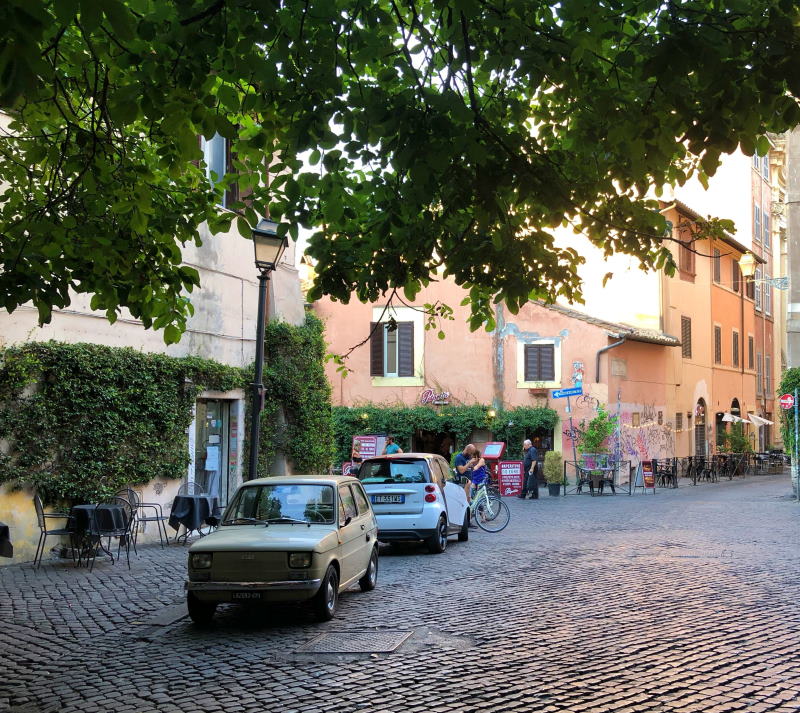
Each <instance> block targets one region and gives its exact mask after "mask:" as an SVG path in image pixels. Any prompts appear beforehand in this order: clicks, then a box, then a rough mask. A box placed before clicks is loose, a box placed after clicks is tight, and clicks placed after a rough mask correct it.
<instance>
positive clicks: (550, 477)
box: [544, 451, 564, 483]
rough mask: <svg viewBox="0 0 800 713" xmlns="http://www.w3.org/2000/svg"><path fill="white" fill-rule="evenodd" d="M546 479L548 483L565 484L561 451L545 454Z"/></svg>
mask: <svg viewBox="0 0 800 713" xmlns="http://www.w3.org/2000/svg"><path fill="white" fill-rule="evenodd" d="M544 479H545V482H547V483H561V482H563V480H564V466H563V463H562V460H561V452H560V451H547V453H545V454H544Z"/></svg>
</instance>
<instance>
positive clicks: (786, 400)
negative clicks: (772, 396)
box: [778, 394, 794, 411]
mask: <svg viewBox="0 0 800 713" xmlns="http://www.w3.org/2000/svg"><path fill="white" fill-rule="evenodd" d="M778 401H779V402H780V404H781V408H782V409H786V410H787V411H788V410H789V409H790V408H792V406H794V396H792V395H791V394H784V395H783V396H781V397H780V399H778Z"/></svg>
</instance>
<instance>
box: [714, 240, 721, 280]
mask: <svg viewBox="0 0 800 713" xmlns="http://www.w3.org/2000/svg"><path fill="white" fill-rule="evenodd" d="M713 259H714V282H720V281H721V280H722V257H721V256H720V252H719V250H718V249H717V248H714V258H713Z"/></svg>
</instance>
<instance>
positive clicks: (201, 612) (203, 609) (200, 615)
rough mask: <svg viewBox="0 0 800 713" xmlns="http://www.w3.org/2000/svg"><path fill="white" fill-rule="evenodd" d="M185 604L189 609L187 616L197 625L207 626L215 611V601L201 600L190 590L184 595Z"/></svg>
mask: <svg viewBox="0 0 800 713" xmlns="http://www.w3.org/2000/svg"><path fill="white" fill-rule="evenodd" d="M186 606H187V607H188V609H189V618H190V619H191V620H192V621H193V622H194V623H195V624H197V625H198V626H208V625H209V624H210V623H211V620H212V619H213V618H214V612H215V611H217V604H216V602H201V601H200V600H199V599H198V598H197V597H196V596H195V595H194V594H192V593H191V592H189V593H188V594H187V595H186Z"/></svg>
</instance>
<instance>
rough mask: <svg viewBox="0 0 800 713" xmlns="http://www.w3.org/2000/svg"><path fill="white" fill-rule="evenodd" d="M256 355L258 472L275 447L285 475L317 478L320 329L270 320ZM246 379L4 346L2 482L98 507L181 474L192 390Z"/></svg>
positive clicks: (203, 367)
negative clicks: (125, 490) (261, 367)
mask: <svg viewBox="0 0 800 713" xmlns="http://www.w3.org/2000/svg"><path fill="white" fill-rule="evenodd" d="M266 351H267V355H268V359H269V361H268V364H269V367H268V368H267V369H266V371H265V374H264V376H265V386H266V400H265V411H264V415H263V417H262V421H261V438H260V445H261V449H260V456H261V458H260V466H261V468H260V474H262V475H266V474H267V464H268V463H269V462H271V460H272V459H273V458H274V456H275V454H276V452H277V451H279V450H280V451H282V452H283V453H285V454H286V455H287V456H288V457H289V458H291V460H292V461H293V465H294V469H295V471H306V472H319V471H326V470H327V468H328V466H329V464H330V460H331V453H332V447H331V444H332V429H331V413H330V387H329V386H328V383H327V381H326V379H325V375H324V370H323V357H324V352H325V345H324V341H323V339H322V326H321V324H320V323H319V321H318V320H317V319H316V318H314V317H309V318H308V320H307V322H306V324H305V325H302V326H300V327H293V326H291V325H287V324H283V323H275V324H270V325H269V328H268V330H267V335H266ZM251 382H252V367H251V368H249V369H240V368H237V367H232V366H226V365H224V364H220V363H218V362H215V361H212V360H209V359H201V358H199V357H184V358H175V357H168V356H165V355H163V354H146V353H142V352H138V351H136V350H134V349H130V348H115V347H106V346H101V345H97V344H65V343H61V342H38V343H37V342H34V343H29V344H25V345H22V346H17V347H10V348H8V349H6V350H4V351H2V352H0V484H9V485H11V486H23V485H29V486H33V487H35V488H36V490H37V492H39V494H40V495H41V496H42V498H43V499H44V500H46V501H49V502H55V501H59V500H67V501H72V502H78V501H83V502H97V501H98V500H100V499H102V498H104V497H107V496H110V495H113V494H115V493H116V492H118V491H119V490H120V488H121V487H123V486H124V485H126V484H130V485H142V484H145V483H147V482H149V481H151V480H153V479H155V478H167V479H176V478H182V477H184V476H185V475H186V472H187V468H188V465H189V460H190V459H189V449H188V442H187V435H186V434H187V429H188V428H189V427H190V425H191V423H192V410H193V405H194V403H195V400H196V398H197V396H198V394H200V392H202V391H205V390H213V391H229V390H232V389H240V388H246V387H247V386H248V384H249V383H251ZM247 393H248V408H247V413H248V414H249V413H250V408H249V406H250V404H249V389H248V390H247ZM278 407H280V408H281V414H280V417H279V414H278ZM247 433H249V429H248V431H247ZM245 445H246V444H245ZM244 452H245V454H246V453H247V452H248V451H247V450H245V451H244ZM243 468H244V471H245V472H247V462H246V458H245V462H244V463H243Z"/></svg>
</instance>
